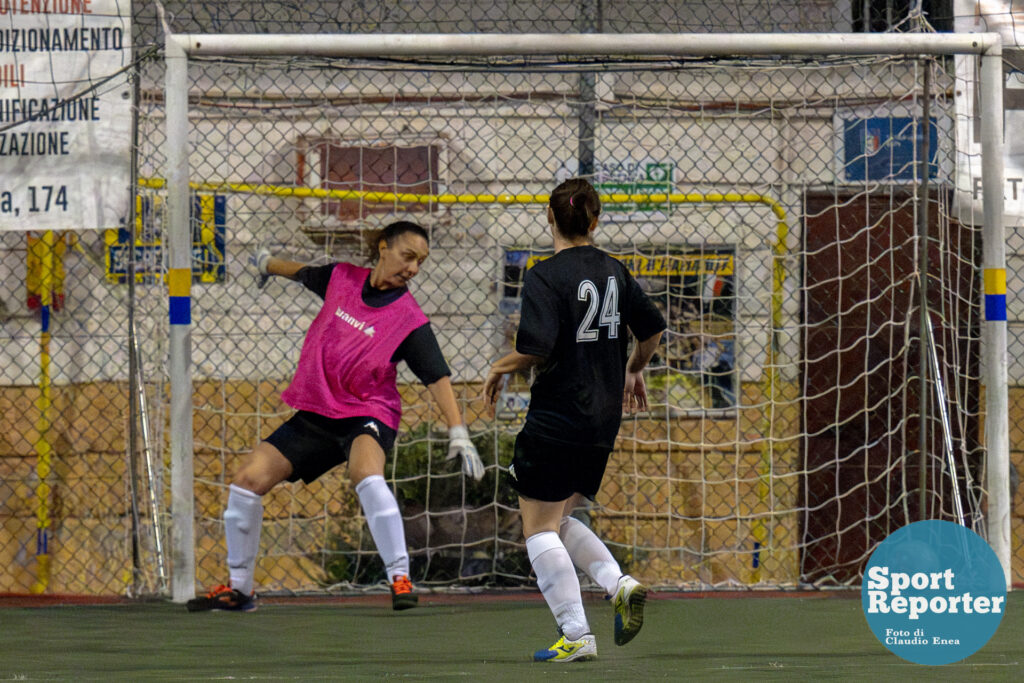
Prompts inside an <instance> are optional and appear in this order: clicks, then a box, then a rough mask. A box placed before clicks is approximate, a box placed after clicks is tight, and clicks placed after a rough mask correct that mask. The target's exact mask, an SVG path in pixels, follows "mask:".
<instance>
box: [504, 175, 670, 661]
mask: <svg viewBox="0 0 1024 683" xmlns="http://www.w3.org/2000/svg"><path fill="white" fill-rule="evenodd" d="M600 212H601V200H600V198H599V197H598V195H597V192H596V191H595V190H594V188H593V187H592V186H591V185H590V183H588V182H587V181H586V180H584V179H582V178H571V179H569V180H567V181H565V182H564V183H562V184H561V185H559V186H558V187H557V188H555V191H554V192H552V193H551V199H550V202H549V206H548V223H549V224H550V225H551V233H552V236H553V238H554V246H555V254H554V256H552V257H551V258H549V259H547V260H545V261H542V262H540V263H538V264H537V265H536V266H534V267H533V268H532V269H531V270H529V271H528V272H527V273H526V278H525V280H524V282H523V299H522V314H521V317H520V323H519V331H518V333H517V335H516V348H515V351H513V352H512V353H510V354H508V355H507V356H505V357H504V358H501V359H500V360H498V361H497V362H495V363H494V365H493V366H492V367H491V371H490V374H489V375H488V377H487V381H486V383H485V385H484V393H485V397H486V399H487V401H488V404H489V405H490V406H491V408H492V410H493V406H494V404H495V402H496V401H497V398H498V393H499V391H500V389H501V385H502V380H503V377H504V375H505V374H507V373H510V372H514V371H517V370H524V369H526V368H529V367H533V366H536V367H537V368H538V370H537V374H536V379H535V380H534V382H533V386H532V387H531V389H530V408H529V410H528V412H527V414H526V424H525V425H524V426H523V429H522V431H521V432H520V433H519V436H518V437H517V438H516V445H515V455H514V457H513V460H512V465H511V466H510V467H509V475H510V480H511V485H512V487H513V488H514V489H515V490H516V491H517V492H518V493H519V510H520V514H521V516H522V520H523V535H524V536H525V537H526V550H527V554H528V555H529V557H530V564H531V565H532V566H533V569H534V572H535V573H536V574H537V585H538V586H539V587H540V590H541V592H542V593H543V594H544V598H545V600H546V601H547V603H548V606H549V607H550V608H551V611H552V613H553V614H554V616H555V620H556V621H557V622H558V628H559V631H560V633H561V638H560V639H559V640H558V641H557V642H556V643H555V644H554V645H552V646H551V647H550V648H547V649H544V650H539V651H537V652H536V653H534V660H536V661H575V660H581V659H590V658H592V657H594V656H596V654H597V645H596V642H595V640H594V636H593V634H592V633H591V632H590V626H589V624H588V623H587V617H586V614H585V613H584V611H583V600H582V597H581V595H580V584H579V579H578V578H577V576H576V570H575V569H574V568H573V564H575V565H576V566H577V567H579V568H580V569H582V570H583V571H585V572H586V573H587V574H588V575H589V576H590V577H591V578H592V579H593V580H594V581H595V582H596V583H597V584H598V585H599V586H602V587H603V588H604V589H605V591H606V592H607V593H608V594H609V595H611V596H614V607H615V643H616V645H624V644H626V643H627V642H629V641H630V640H632V639H633V637H634V636H636V634H637V632H638V631H639V630H640V627H641V626H642V625H643V606H644V601H645V600H646V596H647V589H646V587H644V586H643V585H641V584H640V583H639V582H638V581H636V580H635V579H633V578H632V577H630V576H628V575H623V574H622V572H621V570H620V568H619V565H618V563H617V562H616V561H615V559H614V558H613V557H612V555H611V553H610V552H609V551H608V549H607V548H606V547H605V545H604V543H602V542H601V540H600V539H599V538H598V537H597V536H596V535H595V534H594V532H592V531H591V530H590V529H589V528H588V527H587V526H586V525H584V524H583V523H582V522H580V521H578V520H576V519H575V518H573V517H570V516H569V513H570V512H571V511H572V509H573V508H574V507H576V504H577V503H578V502H580V496H585V497H587V498H590V499H593V498H594V496H595V495H596V494H597V491H598V488H599V487H600V485H601V479H602V477H603V476H604V470H605V466H606V465H607V462H608V456H609V454H610V453H611V450H612V448H613V446H614V443H615V437H616V435H617V434H618V431H619V423H620V421H621V418H622V412H623V410H626V411H627V412H633V411H635V410H638V409H639V410H644V409H646V408H647V390H646V387H645V385H644V379H643V375H642V374H641V372H642V371H643V369H644V367H646V365H647V363H648V361H650V359H651V356H652V355H653V354H654V351H655V348H656V347H657V345H658V343H659V341H660V340H661V333H662V332H663V331H664V329H665V319H664V318H663V317H662V315H661V313H659V312H658V309H657V308H655V306H654V303H653V302H652V301H651V300H650V299H649V298H648V297H647V295H646V294H644V293H643V291H642V290H641V289H640V286H639V285H638V284H637V283H636V280H634V279H633V277H632V275H630V273H629V271H628V270H627V269H626V267H625V266H623V265H622V264H621V263H619V262H618V261H617V260H615V259H613V258H612V257H611V256H609V255H608V254H606V253H604V252H603V251H601V250H600V249H598V248H597V247H595V246H594V244H593V240H592V237H591V236H592V234H593V231H594V229H595V228H596V227H597V218H598V215H599V214H600ZM629 333H632V335H633V337H635V338H636V339H637V341H636V343H635V344H634V345H633V350H632V352H631V353H629V354H628V357H627V350H628V346H629Z"/></svg>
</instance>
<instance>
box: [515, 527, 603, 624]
mask: <svg viewBox="0 0 1024 683" xmlns="http://www.w3.org/2000/svg"><path fill="white" fill-rule="evenodd" d="M526 554H527V555H528V556H529V558H530V564H531V565H532V566H533V571H534V573H536V574H537V587H538V588H540V592H541V593H542V594H543V595H544V600H546V601H547V603H548V608H549V609H550V610H551V613H552V614H553V615H554V616H555V621H556V622H558V627H559V628H560V629H562V635H564V636H565V637H566V638H568V639H569V640H579V639H580V638H581V637H583V636H584V635H586V634H587V633H590V624H588V623H587V615H586V613H585V612H584V611H583V598H582V596H581V595H580V581H579V579H578V578H576V569H575V568H574V567H573V566H572V560H571V559H569V553H568V552H566V550H565V546H564V545H562V541H561V540H560V539H559V538H558V534H556V533H555V532H554V531H542V532H541V533H539V534H534V535H533V536H530V537H529V538H528V539H526Z"/></svg>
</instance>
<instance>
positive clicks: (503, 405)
mask: <svg viewBox="0 0 1024 683" xmlns="http://www.w3.org/2000/svg"><path fill="white" fill-rule="evenodd" d="M607 251H608V253H609V254H610V255H611V256H613V257H614V258H616V259H618V260H619V261H621V262H622V263H623V264H625V266H626V267H627V268H628V269H629V272H630V273H631V274H632V275H633V277H634V278H636V280H637V282H638V283H639V284H640V286H641V287H642V288H643V289H644V291H645V292H647V294H648V296H650V297H651V299H652V300H653V301H654V303H655V305H656V306H657V307H658V309H659V310H660V311H661V313H662V315H664V316H665V320H666V322H667V323H668V329H667V330H666V333H665V335H664V336H663V338H662V343H661V345H660V346H659V348H658V351H657V354H656V355H655V357H654V358H653V359H652V360H651V365H650V369H649V370H648V371H647V373H646V377H647V388H648V394H649V397H650V401H651V405H652V408H651V414H652V415H660V416H669V417H675V416H680V415H687V414H693V413H699V412H704V411H708V410H731V409H734V408H736V407H737V381H738V377H737V368H736V351H737V349H736V296H735V291H736V279H735V278H736V248H735V247H734V246H732V245H716V246H708V245H692V246H691V245H671V246H666V245H664V244H662V245H637V246H635V247H634V246H630V247H624V248H622V249H615V248H612V247H610V248H608V249H607ZM551 254H552V252H551V250H544V249H529V248H514V247H510V248H506V249H505V253H504V259H503V272H502V284H501V286H500V287H499V296H500V300H499V302H498V310H499V312H500V313H501V315H502V324H501V325H500V328H501V329H502V330H503V334H504V340H503V345H502V351H503V352H507V351H510V350H511V349H512V348H513V347H514V343H515V333H516V330H517V329H518V325H519V310H520V302H521V296H522V286H523V279H524V277H525V276H526V273H527V272H528V271H529V270H530V268H532V267H533V266H534V265H536V264H537V263H539V262H541V261H543V260H544V259H546V258H549V257H550V256H551ZM529 387H530V377H528V376H527V375H526V374H524V373H519V374H513V375H511V376H508V377H506V384H505V386H504V388H503V391H502V392H501V394H500V396H499V400H498V405H497V410H496V413H497V417H498V418H499V419H503V420H516V419H521V418H522V417H523V416H524V415H525V413H526V410H527V409H528V407H529V399H530V389H529Z"/></svg>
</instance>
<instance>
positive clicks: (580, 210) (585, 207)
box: [549, 178, 601, 239]
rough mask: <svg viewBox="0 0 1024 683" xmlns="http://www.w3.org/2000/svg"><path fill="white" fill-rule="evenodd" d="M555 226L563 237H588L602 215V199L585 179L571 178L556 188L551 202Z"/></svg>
mask: <svg viewBox="0 0 1024 683" xmlns="http://www.w3.org/2000/svg"><path fill="white" fill-rule="evenodd" d="M549 204H550V206H551V212H552V213H553V214H554V217H555V226H556V228H557V229H558V232H559V234H561V235H562V236H563V237H567V238H570V239H571V238H574V237H586V236H587V235H589V234H590V225H591V223H593V222H594V219H595V218H597V217H598V216H599V215H601V198H600V197H599V196H598V194H597V190H595V189H594V186H593V185H591V184H590V183H589V182H587V180H586V179H584V178H569V179H568V180H566V181H565V182H563V183H562V184H561V185H559V186H558V187H556V188H555V190H554V192H552V193H551V199H550V200H549Z"/></svg>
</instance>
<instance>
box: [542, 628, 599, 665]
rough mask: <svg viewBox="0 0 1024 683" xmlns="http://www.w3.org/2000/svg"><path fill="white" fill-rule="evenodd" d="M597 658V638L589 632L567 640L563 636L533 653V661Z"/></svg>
mask: <svg viewBox="0 0 1024 683" xmlns="http://www.w3.org/2000/svg"><path fill="white" fill-rule="evenodd" d="M588 659H597V639H595V638H594V636H593V635H591V634H590V633H588V634H586V635H584V636H583V637H582V638H580V639H579V640H568V639H567V638H566V637H565V636H562V637H561V638H559V639H558V642H557V643H555V644H554V645H552V646H551V647H549V648H547V649H546V650H537V651H536V652H534V653H533V661H535V662H583V661H586V660H588Z"/></svg>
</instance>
